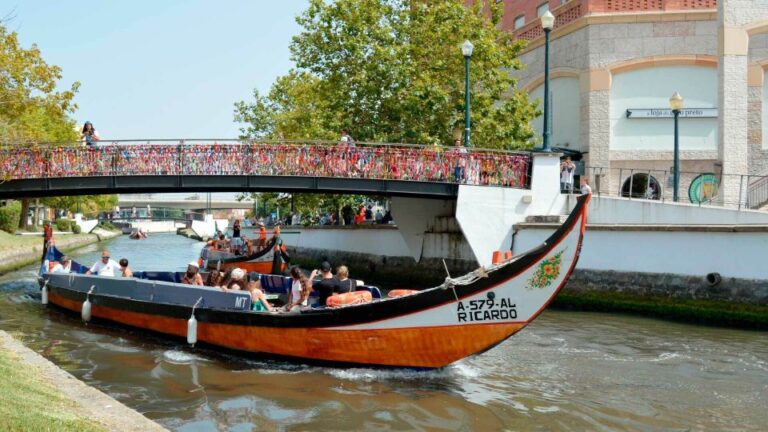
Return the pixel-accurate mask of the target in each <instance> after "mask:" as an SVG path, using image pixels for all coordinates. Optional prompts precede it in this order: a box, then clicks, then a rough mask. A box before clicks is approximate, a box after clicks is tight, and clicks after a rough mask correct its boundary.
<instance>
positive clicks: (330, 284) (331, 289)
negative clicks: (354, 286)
mask: <svg viewBox="0 0 768 432" xmlns="http://www.w3.org/2000/svg"><path fill="white" fill-rule="evenodd" d="M317 272H318V270H315V271H313V272H312V274H313V275H314V274H316V273H317ZM319 272H320V281H319V282H316V283H315V284H314V285H313V286H312V287H313V288H314V289H315V291H317V294H318V299H319V304H320V305H321V306H325V304H326V301H327V300H328V297H330V296H332V295H333V294H334V293H341V292H343V291H342V289H341V285H340V284H339V280H338V279H336V278H335V277H333V274H332V273H331V264H330V263H328V261H323V263H322V264H320V270H319ZM312 279H314V277H312Z"/></svg>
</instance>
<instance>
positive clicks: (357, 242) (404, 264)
mask: <svg viewBox="0 0 768 432" xmlns="http://www.w3.org/2000/svg"><path fill="white" fill-rule="evenodd" d="M282 237H283V241H284V242H285V244H286V245H287V246H288V248H289V252H290V253H291V255H292V256H293V257H294V259H293V260H292V261H293V262H294V263H297V264H299V265H302V266H303V267H307V268H314V267H316V266H318V265H319V264H320V263H321V262H322V261H326V260H327V261H328V262H330V263H331V265H333V266H334V267H335V266H339V265H342V264H344V265H346V266H348V267H349V268H350V271H351V274H352V277H355V278H361V279H366V278H368V279H370V280H375V281H376V282H377V283H381V282H387V283H393V284H403V285H405V284H412V285H414V286H431V285H435V284H438V283H440V282H442V281H443V280H444V279H445V276H446V273H445V268H444V266H443V259H445V265H446V266H448V269H449V271H450V272H451V275H452V276H457V275H460V274H463V273H466V272H469V271H471V270H474V269H475V268H477V265H478V264H477V262H476V261H475V259H474V255H473V253H472V250H471V248H470V247H469V244H468V243H467V241H466V240H465V239H464V236H463V235H462V234H461V231H460V230H459V228H458V225H457V223H456V220H455V219H454V218H452V217H438V218H435V221H434V223H432V224H430V228H429V230H428V231H427V232H425V233H423V237H424V239H423V240H424V241H423V244H422V250H421V256H420V258H419V260H416V259H414V258H413V257H412V256H411V254H410V250H409V248H408V246H407V245H406V243H405V241H404V240H403V238H402V235H401V234H400V232H399V231H398V229H397V227H396V226H394V225H356V226H326V227H302V228H285V229H283V231H282Z"/></svg>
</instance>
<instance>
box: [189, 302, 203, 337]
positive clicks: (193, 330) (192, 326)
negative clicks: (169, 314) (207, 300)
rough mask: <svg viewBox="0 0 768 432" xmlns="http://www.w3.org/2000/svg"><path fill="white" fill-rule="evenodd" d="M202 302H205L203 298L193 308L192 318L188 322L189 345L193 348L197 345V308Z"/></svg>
mask: <svg viewBox="0 0 768 432" xmlns="http://www.w3.org/2000/svg"><path fill="white" fill-rule="evenodd" d="M201 301H203V298H202V297H200V298H199V299H197V302H195V305H194V306H192V316H190V317H189V320H187V343H188V344H190V345H192V346H195V344H196V343H197V319H195V308H197V306H198V305H199V304H200V302H201Z"/></svg>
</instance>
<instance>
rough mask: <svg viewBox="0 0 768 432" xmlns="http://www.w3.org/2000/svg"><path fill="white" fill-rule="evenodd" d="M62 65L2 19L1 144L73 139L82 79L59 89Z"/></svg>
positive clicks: (25, 204)
mask: <svg viewBox="0 0 768 432" xmlns="http://www.w3.org/2000/svg"><path fill="white" fill-rule="evenodd" d="M59 80H61V68H60V67H58V66H55V65H49V64H47V63H46V62H45V61H44V60H43V58H42V55H41V54H40V50H39V49H38V48H37V46H36V45H32V46H31V47H30V48H29V49H25V48H23V47H22V46H21V45H20V44H19V40H18V35H17V34H16V33H15V32H8V30H6V28H5V26H3V25H2V23H0V144H3V145H9V146H12V147H13V146H32V145H35V143H39V142H44V141H74V140H75V139H76V138H77V135H76V133H75V131H74V126H75V124H74V121H73V120H72V119H71V118H70V117H69V115H70V114H71V113H72V112H73V111H74V110H75V109H76V108H77V106H76V105H75V104H74V103H73V101H72V99H73V98H74V96H75V93H76V92H77V89H78V87H79V85H80V84H79V83H77V82H75V83H74V84H72V87H71V88H70V89H69V90H64V91H57V90H56V85H57V83H58V81H59ZM28 212H29V200H28V199H22V200H21V214H20V218H19V224H18V225H19V228H22V229H24V228H26V226H27V214H28Z"/></svg>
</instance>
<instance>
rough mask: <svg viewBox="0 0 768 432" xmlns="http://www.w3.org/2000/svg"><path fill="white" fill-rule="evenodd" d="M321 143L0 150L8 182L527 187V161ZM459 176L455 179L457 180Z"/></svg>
mask: <svg viewBox="0 0 768 432" xmlns="http://www.w3.org/2000/svg"><path fill="white" fill-rule="evenodd" d="M356 144H357V145H356V146H353V147H350V146H341V145H338V144H335V143H333V144H331V143H324V142H293V143H285V142H279V143H278V142H249V143H241V142H213V143H211V142H194V143H193V142H190V141H188V140H186V141H185V140H181V141H179V140H174V142H173V143H171V142H160V141H157V140H155V141H150V142H148V141H146V140H143V141H112V142H109V143H104V142H101V143H100V144H99V145H96V146H94V147H85V146H83V145H82V144H78V145H60V144H56V145H40V146H37V147H36V148H3V149H0V171H1V172H2V173H3V179H4V180H19V179H45V178H64V177H77V176H79V177H99V176H139V175H143V176H147V175H149V176H219V175H223V176H227V175H229V176H302V177H330V178H362V179H377V180H407V181H420V182H444V183H452V182H457V181H458V182H461V183H465V184H473V185H496V186H506V187H518V188H524V187H528V185H529V181H528V167H529V164H530V154H528V153H524V152H508V151H501V150H487V149H475V148H473V149H465V148H455V147H437V146H416V145H402V144H386V145H382V144H368V143H356ZM457 176H458V178H457Z"/></svg>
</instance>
